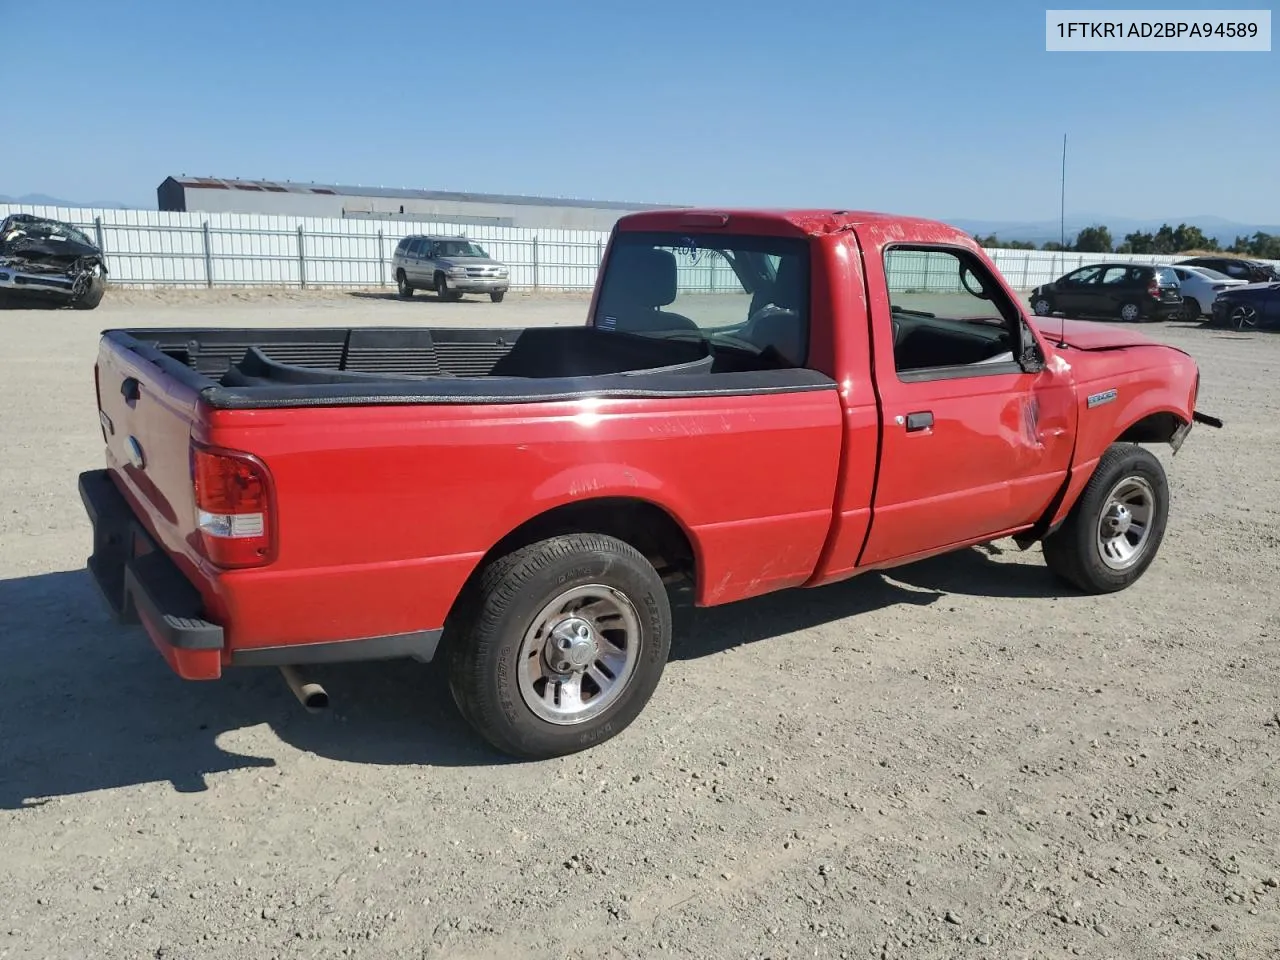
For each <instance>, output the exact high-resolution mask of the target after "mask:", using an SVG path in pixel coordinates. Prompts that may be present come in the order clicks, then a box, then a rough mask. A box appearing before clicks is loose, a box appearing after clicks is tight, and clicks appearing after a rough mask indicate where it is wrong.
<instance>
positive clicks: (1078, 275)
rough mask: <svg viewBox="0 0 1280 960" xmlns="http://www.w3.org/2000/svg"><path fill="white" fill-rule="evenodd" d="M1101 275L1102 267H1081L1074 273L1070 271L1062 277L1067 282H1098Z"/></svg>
mask: <svg viewBox="0 0 1280 960" xmlns="http://www.w3.org/2000/svg"><path fill="white" fill-rule="evenodd" d="M1101 275H1102V268H1101V267H1081V268H1080V269H1079V270H1076V271H1074V272H1073V273H1068V274H1067V275H1066V276H1065V277H1063V278H1062V279H1063V280H1064V281H1065V282H1067V283H1081V284H1083V283H1096V282H1097V280H1098V277H1099V276H1101Z"/></svg>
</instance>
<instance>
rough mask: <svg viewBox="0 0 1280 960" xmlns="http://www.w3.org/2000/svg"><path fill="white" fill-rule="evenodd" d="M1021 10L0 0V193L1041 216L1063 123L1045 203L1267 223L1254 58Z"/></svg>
mask: <svg viewBox="0 0 1280 960" xmlns="http://www.w3.org/2000/svg"><path fill="white" fill-rule="evenodd" d="M1096 5H1097V4H1089V3H1082V4H1077V5H1076V6H1084V7H1089V6H1096ZM1192 5H1193V6H1198V7H1213V6H1220V7H1227V8H1230V7H1231V6H1232V4H1217V5H1215V4H1212V3H1203V2H1202V3H1197V4H1192ZM1046 6H1071V5H1070V4H1046V3H1044V2H1035V3H1032V2H984V3H960V2H956V0H935V2H916V0H893V2H884V0H879V2H874V3H872V2H860V0H845V2H840V3H837V2H829V3H816V2H810V3H804V2H792V3H777V2H774V3H768V4H765V3H759V4H756V3H753V2H748V0H742V2H735V3H717V2H711V0H703V2H685V3H670V2H660V0H646V2H644V3H625V4H624V3H617V4H614V3H612V2H610V3H606V2H605V0H596V2H586V0H584V2H579V3H568V2H554V0H541V2H530V0H521V2H507V0H482V2H475V0H469V2H461V3H458V4H456V5H453V4H451V3H450V2H449V0H435V2H432V3H427V4H421V3H413V2H404V0H401V2H397V3H385V2H379V0H365V2H355V3H351V2H338V0H313V2H309V3H301V2H298V0H257V2H245V0H214V2H210V3H204V4H200V3H196V4H178V3H171V2H166V3H160V2H156V0H135V2H124V3H103V2H102V0H94V2H87V0H60V2H59V3H57V4H56V5H55V4H51V3H50V4H45V3H32V2H29V0H0V23H3V25H4V32H5V34H6V37H5V44H4V48H5V67H4V76H5V80H6V82H5V88H6V95H5V97H4V100H3V102H4V111H5V116H4V118H3V120H2V121H0V123H2V124H3V126H2V127H0V129H3V130H4V133H5V135H4V137H3V139H4V142H5V148H4V151H3V154H2V156H3V159H2V160H0V193H3V194H10V195H18V194H25V193H34V192H41V193H48V194H54V195H57V196H62V197H68V198H71V199H76V200H82V201H84V200H119V201H122V202H126V203H130V204H136V205H141V206H145V207H152V208H154V206H155V202H156V199H155V187H156V185H157V184H158V183H159V182H160V181H161V180H162V179H163V178H164V177H165V176H167V175H169V174H181V173H186V174H203V175H215V176H231V177H234V176H239V177H247V178H256V177H263V178H275V179H293V180H304V181H305V180H314V181H327V182H338V183H363V184H381V185H386V186H415V187H427V188H436V189H462V190H477V191H493V192H510V193H537V194H547V195H559V196H578V197H594V198H598V199H611V200H647V201H658V202H678V203H707V204H726V205H727V204H760V205H770V206H775V205H816V206H837V207H858V208H872V209H887V210H893V211H898V212H904V213H917V214H924V215H928V216H939V217H955V218H966V217H968V218H983V219H1028V220H1029V219H1052V218H1055V217H1056V216H1057V213H1058V189H1059V185H1058V177H1059V163H1060V150H1061V143H1062V134H1063V132H1066V133H1067V134H1068V135H1069V154H1068V183H1067V198H1068V214H1069V215H1072V214H1085V213H1089V214H1092V213H1095V212H1097V213H1103V214H1111V215H1115V216H1132V217H1164V216H1182V215H1190V214H1200V213H1208V214H1214V215H1217V216H1221V217H1226V218H1229V219H1234V220H1241V221H1247V222H1251V223H1280V189H1278V184H1280V53H1277V52H1276V51H1274V50H1273V51H1272V52H1271V53H1252V54H1050V53H1046V52H1045V51H1044V30H1045V27H1044V18H1045V12H1044V11H1045V7H1046ZM1115 6H1117V7H1128V8H1134V7H1145V6H1152V5H1150V4H1141V3H1121V4H1116V5H1115ZM1235 6H1260V4H1252V5H1250V4H1236V5H1235ZM55 7H56V11H55ZM46 8H47V9H46ZM19 131H20V134H19Z"/></svg>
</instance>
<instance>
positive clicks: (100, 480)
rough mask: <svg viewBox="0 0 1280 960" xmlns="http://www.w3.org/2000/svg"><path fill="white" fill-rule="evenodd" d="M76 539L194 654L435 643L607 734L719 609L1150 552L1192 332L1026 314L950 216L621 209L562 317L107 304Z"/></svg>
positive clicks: (1187, 418) (253, 662)
mask: <svg viewBox="0 0 1280 960" xmlns="http://www.w3.org/2000/svg"><path fill="white" fill-rule="evenodd" d="M95 377H96V381H97V391H98V408H99V418H100V420H101V425H102V436H103V439H104V441H105V444H106V469H104V470H92V471H89V472H87V473H84V474H82V475H81V477H80V492H81V497H82V499H83V501H84V504H85V507H86V509H87V511H88V514H89V517H90V519H91V520H92V523H93V530H94V540H93V554H92V556H91V557H90V559H89V561H88V566H89V569H90V570H91V572H92V573H93V575H94V577H95V579H96V580H97V582H98V584H99V585H100V587H101V589H102V591H103V593H104V594H105V596H106V597H107V599H108V601H109V603H110V605H111V607H112V608H113V609H114V611H115V612H116V615H117V616H118V617H119V618H120V619H121V620H122V621H124V622H131V623H140V624H141V626H142V628H144V629H145V631H146V633H147V634H148V635H149V636H150V638H151V640H152V641H153V642H154V644H155V645H156V647H158V649H159V650H160V652H161V653H162V654H163V655H164V657H165V658H166V660H167V661H168V663H169V665H170V666H171V667H172V669H173V670H174V671H176V672H177V673H178V675H180V676H182V677H184V678H188V679H215V678H217V677H219V676H220V675H221V672H222V670H223V669H224V668H226V667H233V666H263V665H270V666H276V667H280V668H281V669H282V670H284V672H285V675H286V678H287V679H289V680H290V684H291V686H293V688H294V690H295V692H296V693H298V694H299V696H300V697H303V698H304V702H305V695H306V690H304V689H301V688H300V686H299V685H300V684H301V683H302V682H303V681H302V679H301V678H300V677H299V675H298V673H297V670H296V668H297V667H299V666H302V665H306V664H317V663H329V662H335V661H350V660H360V659H391V658H400V657H411V658H416V659H418V660H423V661H426V660H431V659H433V658H438V659H441V660H444V661H446V663H447V670H448V673H449V677H450V684H451V687H452V690H453V696H454V699H455V700H456V702H457V705H458V708H459V709H460V710H461V712H462V713H463V714H464V715H465V716H466V718H467V719H468V720H469V721H470V722H471V724H472V725H474V727H475V728H476V729H477V730H478V731H479V733H480V734H482V735H483V736H484V737H485V738H486V739H487V740H488V741H489V742H490V743H491V744H493V745H494V746H496V747H497V748H499V749H500V750H502V751H505V752H508V753H511V754H514V755H517V756H521V757H534V758H536V757H548V756H555V755H561V754H565V753H569V752H573V751H576V750H581V749H583V748H586V747H588V746H590V745H592V744H595V743H599V742H601V741H603V740H605V739H608V738H610V737H612V736H614V735H616V734H617V733H619V732H620V731H622V730H623V729H624V728H625V727H626V726H627V725H628V724H629V723H630V722H631V721H632V720H633V719H634V718H635V717H636V716H637V714H638V713H639V712H640V710H641V709H642V708H643V707H644V705H645V703H646V702H647V701H648V700H649V699H650V697H651V695H652V693H653V691H654V689H655V687H656V685H657V684H658V682H659V678H660V677H661V674H662V671H663V667H664V664H665V662H666V659H667V655H668V650H669V646H670V643H671V633H672V615H671V598H672V596H673V595H674V594H673V591H675V590H680V591H683V592H684V593H685V594H686V595H690V596H691V597H692V600H693V602H694V603H696V604H698V605H704V606H709V605H713V604H723V603H729V602H731V601H735V600H741V599H743V598H746V597H753V596H757V595H759V594H764V593H768V592H769V591H775V590H783V589H787V588H794V587H819V586H822V585H824V584H830V583H833V582H835V581H839V580H845V579H848V578H850V577H853V576H855V575H857V574H859V573H862V572H863V571H866V570H875V569H882V568H886V567H891V566H895V565H898V564H904V563H909V562H911V561H914V560H918V559H921V558H924V557H928V556H931V555H934V554H938V553H942V552H944V551H950V550H956V549H960V548H963V547H966V546H969V545H973V544H978V543H983V542H987V541H992V540H996V539H1000V538H1005V537H1012V538H1014V539H1015V540H1016V542H1017V543H1018V544H1019V545H1020V546H1021V547H1023V548H1024V549H1025V548H1026V547H1028V546H1030V545H1031V544H1033V543H1036V542H1039V543H1041V544H1042V548H1043V553H1044V557H1045V560H1046V562H1047V564H1048V566H1049V567H1050V568H1051V569H1052V570H1053V571H1054V572H1055V573H1057V574H1059V575H1060V576H1061V577H1062V578H1063V579H1064V580H1065V581H1067V582H1068V583H1069V584H1072V585H1074V587H1076V588H1078V589H1081V590H1085V591H1093V592H1103V591H1113V590H1118V589H1121V588H1123V587H1126V586H1128V585H1129V584H1131V583H1133V582H1134V581H1135V580H1136V579H1137V578H1138V577H1140V576H1141V575H1142V573H1143V571H1145V570H1146V569H1147V567H1148V565H1149V564H1150V563H1151V562H1152V560H1153V559H1154V558H1155V556H1156V551H1157V550H1158V549H1159V546H1160V543H1161V539H1162V537H1163V535H1164V530H1165V523H1166V518H1167V516H1168V510H1169V487H1168V484H1167V482H1166V479H1165V473H1164V471H1163V469H1162V468H1161V463H1160V461H1159V460H1157V459H1156V457H1154V456H1153V455H1152V454H1151V453H1150V452H1149V451H1148V450H1147V449H1145V448H1144V447H1141V446H1139V444H1154V443H1168V444H1171V445H1172V446H1173V448H1174V450H1175V451H1176V449H1177V448H1178V446H1179V445H1181V444H1182V442H1183V441H1184V440H1185V438H1186V436H1187V433H1188V431H1189V430H1190V429H1191V427H1192V425H1193V423H1195V422H1197V421H1199V422H1206V423H1211V424H1213V425H1215V426H1221V422H1220V421H1217V420H1215V419H1214V418H1212V417H1207V416H1205V415H1203V414H1201V413H1198V412H1197V411H1196V396H1197V391H1198V388H1199V379H1200V378H1199V372H1198V370H1197V367H1196V364H1195V362H1194V361H1193V360H1192V358H1191V357H1189V356H1188V355H1187V354H1186V353H1184V352H1183V351H1181V350H1177V349H1175V348H1173V347H1169V346H1164V345H1161V344H1158V343H1155V342H1153V341H1152V340H1149V339H1147V338H1145V337H1144V336H1142V335H1140V334H1138V333H1135V332H1133V331H1131V330H1128V329H1124V328H1117V327H1112V326H1104V325H1097V324H1089V323H1080V322H1071V321H1065V320H1033V319H1031V318H1030V317H1028V316H1026V315H1024V313H1023V311H1022V310H1021V309H1020V308H1019V304H1018V299H1017V297H1016V296H1015V295H1014V292H1013V291H1012V290H1011V289H1010V288H1009V287H1008V285H1007V284H1006V283H1005V281H1004V280H1003V279H1002V277H1001V276H1000V274H999V273H998V271H996V270H995V269H994V268H993V266H992V264H991V263H990V261H989V260H988V259H987V258H986V257H985V256H984V254H983V252H982V250H981V248H979V247H978V246H977V245H976V244H975V243H974V242H973V241H972V240H971V239H970V238H969V237H968V236H966V235H965V234H964V233H962V232H960V231H958V230H955V229H952V228H950V227H948V226H946V225H944V224H940V223H936V222H933V221H928V220H920V219H913V218H907V217H897V216H887V215H882V214H874V213H859V212H851V211H843V210H839V211H791V212H759V211H738V210H731V211H718V210H703V209H688V210H676V211H657V212H644V213H638V214H633V215H630V216H627V217H624V218H623V219H622V220H620V221H619V222H618V224H617V226H616V228H615V230H614V232H613V234H612V236H611V238H610V241H609V244H608V247H607V250H606V253H605V258H604V262H603V264H602V267H601V271H600V278H599V281H598V283H597V285H596V288H595V290H594V291H593V294H592V300H591V306H590V309H589V315H588V318H587V322H586V324H572V325H566V326H559V327H547V328H528V329H469V330H463V329H452V328H431V329H424V328H417V327H413V328H356V329H331V328H316V329H296V328H294V329H262V330H244V329H227V328H208V329H204V328H201V329H130V330H109V331H106V332H104V334H103V337H102V341H101V345H100V353H99V357H98V361H97V364H96V366H95Z"/></svg>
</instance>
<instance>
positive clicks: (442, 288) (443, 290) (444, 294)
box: [435, 273, 462, 300]
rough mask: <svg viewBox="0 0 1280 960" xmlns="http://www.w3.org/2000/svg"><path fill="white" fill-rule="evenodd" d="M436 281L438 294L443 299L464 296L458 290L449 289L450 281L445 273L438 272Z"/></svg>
mask: <svg viewBox="0 0 1280 960" xmlns="http://www.w3.org/2000/svg"><path fill="white" fill-rule="evenodd" d="M435 281H436V282H435V288H436V296H437V297H439V298H440V299H441V300H457V299H459V298H460V297H461V296H462V294H460V293H459V292H458V291H457V290H450V289H449V281H448V280H446V279H445V278H444V274H443V273H437V274H436V277H435Z"/></svg>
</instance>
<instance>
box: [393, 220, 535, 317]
mask: <svg viewBox="0 0 1280 960" xmlns="http://www.w3.org/2000/svg"><path fill="white" fill-rule="evenodd" d="M391 273H392V275H393V276H394V277H395V278H396V286H397V287H399V289H400V296H402V297H412V296H413V291H415V290H434V291H435V292H436V295H437V296H438V297H439V298H440V299H441V300H457V299H459V298H460V297H461V296H462V295H463V294H464V293H487V294H489V299H490V300H492V301H493V302H494V303H500V302H501V301H502V298H503V296H505V295H506V292H507V287H508V286H509V285H510V282H511V280H510V277H511V271H510V270H509V269H507V266H506V265H505V264H503V263H499V262H498V261H497V260H494V259H493V258H492V257H490V256H489V254H487V253H485V251H484V248H483V247H481V246H480V245H479V244H478V243H476V242H475V241H474V240H468V239H467V238H466V237H438V236H421V235H416V236H410V237H405V238H404V239H403V240H401V241H400V243H399V244H398V245H397V246H396V252H395V253H394V254H393V255H392V257H391Z"/></svg>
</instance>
